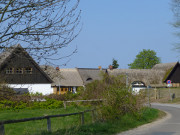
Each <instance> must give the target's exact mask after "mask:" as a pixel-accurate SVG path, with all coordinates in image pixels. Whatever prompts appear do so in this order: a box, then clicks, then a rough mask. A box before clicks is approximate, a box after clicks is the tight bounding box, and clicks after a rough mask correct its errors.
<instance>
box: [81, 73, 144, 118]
mask: <svg viewBox="0 0 180 135" xmlns="http://www.w3.org/2000/svg"><path fill="white" fill-rule="evenodd" d="M123 80H124V76H116V77H115V76H109V75H107V74H104V75H103V79H102V80H96V81H93V82H92V83H89V84H88V85H87V86H86V90H85V91H84V92H83V93H82V94H81V96H82V99H103V100H104V101H103V102H102V103H100V104H99V106H98V113H99V119H101V120H103V121H104V120H109V119H110V120H112V119H117V118H119V117H121V116H122V115H125V114H126V113H132V114H134V115H137V114H138V113H137V112H138V111H139V110H140V109H141V108H142V103H144V102H143V101H144V99H145V97H144V94H143V93H140V94H138V95H133V94H132V93H131V92H130V91H129V90H127V89H126V85H125V83H123V82H124V81H123Z"/></svg>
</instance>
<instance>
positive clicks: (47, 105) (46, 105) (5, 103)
mask: <svg viewBox="0 0 180 135" xmlns="http://www.w3.org/2000/svg"><path fill="white" fill-rule="evenodd" d="M62 107H64V106H63V101H58V100H56V99H48V98H47V99H46V101H29V102H22V101H11V100H1V101H0V109H1V110H10V109H11V110H18V109H56V108H62Z"/></svg>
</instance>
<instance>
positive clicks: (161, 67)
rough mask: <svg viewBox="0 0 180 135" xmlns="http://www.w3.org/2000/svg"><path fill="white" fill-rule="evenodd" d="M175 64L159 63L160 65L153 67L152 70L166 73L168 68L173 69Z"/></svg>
mask: <svg viewBox="0 0 180 135" xmlns="http://www.w3.org/2000/svg"><path fill="white" fill-rule="evenodd" d="M176 64H177V62H173V63H160V64H156V65H154V66H153V67H152V69H154V70H163V71H167V70H169V69H170V68H173V67H174V66H175V65H176Z"/></svg>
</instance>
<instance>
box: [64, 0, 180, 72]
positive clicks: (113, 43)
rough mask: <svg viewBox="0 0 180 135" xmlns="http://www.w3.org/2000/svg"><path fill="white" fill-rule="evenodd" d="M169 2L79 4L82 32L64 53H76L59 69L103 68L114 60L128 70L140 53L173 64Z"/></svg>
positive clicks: (132, 0) (90, 1)
mask: <svg viewBox="0 0 180 135" xmlns="http://www.w3.org/2000/svg"><path fill="white" fill-rule="evenodd" d="M170 2H171V0H81V1H80V5H79V9H81V10H82V14H81V24H82V30H81V32H80V34H79V35H78V37H77V38H76V39H75V40H74V41H73V42H72V43H71V44H70V45H69V47H68V48H66V49H64V50H63V51H65V52H68V53H70V52H72V51H73V50H74V49H75V48H76V47H77V53H75V54H74V55H73V56H71V57H70V58H68V59H64V60H62V61H60V63H64V62H65V61H68V63H67V64H66V66H62V68H75V67H78V68H98V66H101V67H102V68H107V67H108V66H109V65H110V64H112V59H113V58H114V59H116V60H117V61H118V64H119V68H120V69H124V68H128V64H130V63H132V62H133V61H134V59H135V57H136V55H137V54H138V53H139V52H140V51H142V50H143V49H151V50H154V51H155V52H156V53H157V56H158V57H160V58H161V62H162V63H171V62H177V61H178V60H179V54H180V53H178V52H177V51H176V50H175V49H174V44H175V43H177V42H178V38H177V37H176V36H175V35H174V33H175V28H174V27H173V26H172V25H171V24H172V23H173V20H174V16H173V13H172V11H171V6H170Z"/></svg>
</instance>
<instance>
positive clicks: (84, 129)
mask: <svg viewBox="0 0 180 135" xmlns="http://www.w3.org/2000/svg"><path fill="white" fill-rule="evenodd" d="M140 113H142V117H141V119H138V118H137V117H135V116H134V115H132V114H126V115H124V116H122V117H121V119H118V120H113V121H112V120H111V121H106V122H96V123H91V124H87V125H83V126H80V127H72V128H70V129H59V130H57V131H55V132H52V133H49V132H46V131H44V132H42V133H41V134H37V135H58V134H63V135H114V134H118V133H120V132H123V131H126V130H129V129H132V128H135V127H137V126H140V125H142V124H145V123H149V122H151V121H153V120H155V119H157V118H158V117H159V114H160V111H159V110H156V109H153V108H143V109H141V110H140Z"/></svg>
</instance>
